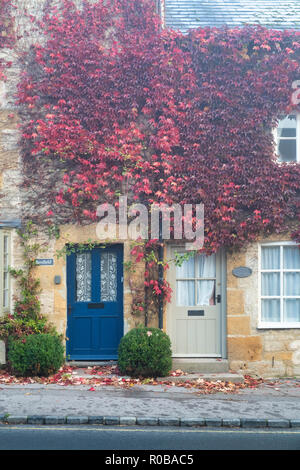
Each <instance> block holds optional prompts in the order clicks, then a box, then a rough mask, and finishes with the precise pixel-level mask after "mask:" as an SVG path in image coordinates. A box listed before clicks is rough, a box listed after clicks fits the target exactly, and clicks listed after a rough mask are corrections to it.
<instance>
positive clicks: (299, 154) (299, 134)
mask: <svg viewBox="0 0 300 470" xmlns="http://www.w3.org/2000/svg"><path fill="white" fill-rule="evenodd" d="M286 116H296V161H295V162H282V161H280V160H279V149H278V147H279V140H291V137H281V138H280V139H279V138H278V134H277V129H278V126H277V127H276V128H275V129H273V136H274V141H275V151H276V155H277V159H276V161H277V163H278V164H279V165H282V164H285V165H286V164H289V163H294V164H295V163H300V113H295V112H294V113H289V114H286ZM286 116H285V117H286ZM283 119H284V118H283Z"/></svg>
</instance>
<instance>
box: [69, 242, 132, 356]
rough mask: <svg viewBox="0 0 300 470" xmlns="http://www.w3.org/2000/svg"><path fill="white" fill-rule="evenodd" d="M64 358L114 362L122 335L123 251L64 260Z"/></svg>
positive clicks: (103, 251)
mask: <svg viewBox="0 0 300 470" xmlns="http://www.w3.org/2000/svg"><path fill="white" fill-rule="evenodd" d="M67 285H68V319H67V337H68V338H69V339H68V341H67V355H68V357H69V358H70V359H79V360H80V359H81V360H101V359H117V357H118V346H119V342H120V339H121V337H122V336H123V248H122V246H121V245H111V246H108V247H105V248H95V249H93V250H91V251H87V252H82V253H72V254H71V255H69V256H68V259H67Z"/></svg>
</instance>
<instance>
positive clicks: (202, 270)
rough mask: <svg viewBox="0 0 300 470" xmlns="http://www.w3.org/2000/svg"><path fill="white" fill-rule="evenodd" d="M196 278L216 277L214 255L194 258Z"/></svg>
mask: <svg viewBox="0 0 300 470" xmlns="http://www.w3.org/2000/svg"><path fill="white" fill-rule="evenodd" d="M196 266H197V268H196V272H197V277H216V255H211V256H205V255H197V257H196Z"/></svg>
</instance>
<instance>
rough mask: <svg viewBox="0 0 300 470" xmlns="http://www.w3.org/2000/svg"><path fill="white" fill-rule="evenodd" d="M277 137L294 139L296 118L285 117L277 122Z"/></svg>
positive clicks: (291, 116)
mask: <svg viewBox="0 0 300 470" xmlns="http://www.w3.org/2000/svg"><path fill="white" fill-rule="evenodd" d="M277 135H278V137H279V138H280V137H296V116H294V115H290V116H286V117H285V118H284V119H282V120H281V121H279V123H278V128H277Z"/></svg>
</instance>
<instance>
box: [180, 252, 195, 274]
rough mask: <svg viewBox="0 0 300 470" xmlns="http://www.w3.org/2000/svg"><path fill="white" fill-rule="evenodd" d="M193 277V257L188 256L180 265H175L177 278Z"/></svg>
mask: <svg viewBox="0 0 300 470" xmlns="http://www.w3.org/2000/svg"><path fill="white" fill-rule="evenodd" d="M194 277H195V258H194V257H192V258H189V259H188V260H186V261H184V262H183V263H182V265H181V266H176V278H177V279H182V278H183V279H184V278H187V279H193V278H194Z"/></svg>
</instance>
